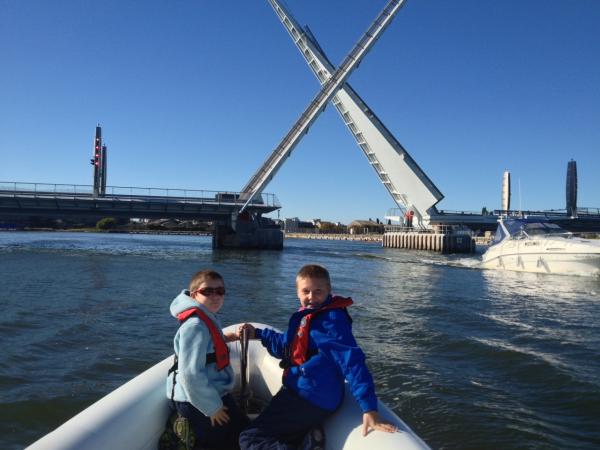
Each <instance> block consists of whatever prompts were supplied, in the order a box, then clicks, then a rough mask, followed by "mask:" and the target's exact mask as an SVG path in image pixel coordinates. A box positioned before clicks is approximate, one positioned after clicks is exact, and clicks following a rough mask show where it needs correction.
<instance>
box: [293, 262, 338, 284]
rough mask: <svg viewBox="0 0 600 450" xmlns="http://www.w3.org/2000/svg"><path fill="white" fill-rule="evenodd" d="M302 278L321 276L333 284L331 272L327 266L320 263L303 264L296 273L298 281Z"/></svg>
mask: <svg viewBox="0 0 600 450" xmlns="http://www.w3.org/2000/svg"><path fill="white" fill-rule="evenodd" d="M300 278H320V279H322V280H326V281H327V284H328V285H329V286H331V279H330V278H329V272H328V271H327V269H326V268H325V267H323V266H320V265H318V264H307V265H305V266H303V267H302V268H301V269H300V270H299V271H298V274H297V275H296V281H298V279H300Z"/></svg>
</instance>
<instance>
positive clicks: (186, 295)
mask: <svg viewBox="0 0 600 450" xmlns="http://www.w3.org/2000/svg"><path fill="white" fill-rule="evenodd" d="M190 308H200V309H201V310H202V311H204V312H205V313H207V314H208V315H209V317H214V315H213V314H212V313H211V312H209V311H208V310H207V309H206V308H204V307H203V306H202V305H201V304H200V303H198V302H197V301H196V300H194V299H193V298H192V297H190V291H188V290H187V289H184V290H183V291H181V293H180V294H179V295H178V296H177V297H175V298H174V299H173V301H172V302H171V307H170V310H171V315H172V316H173V317H175V318H177V314H180V313H182V312H183V311H185V310H186V309H190Z"/></svg>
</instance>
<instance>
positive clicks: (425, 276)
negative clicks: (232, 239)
mask: <svg viewBox="0 0 600 450" xmlns="http://www.w3.org/2000/svg"><path fill="white" fill-rule="evenodd" d="M472 261H473V259H472V258H465V257H464V256H462V257H456V256H443V255H435V254H431V253H419V252H409V251H403V250H399V249H384V248H381V247H380V246H379V245H377V244H372V243H360V242H347V241H310V240H287V241H286V242H285V250H284V251H282V252H278V251H213V250H212V249H211V246H210V239H209V238H207V237H195V236H148V235H116V234H85V233H20V232H4V233H0V282H1V288H2V289H0V296H1V301H2V305H3V306H4V311H3V313H2V315H1V317H0V342H1V343H2V356H1V358H0V405H1V408H0V448H3V449H17V448H22V447H23V446H25V445H27V444H29V443H31V442H33V441H35V440H36V439H37V438H39V437H41V436H42V435H44V434H45V433H47V432H48V431H50V430H52V429H54V428H55V427H56V426H58V425H59V424H61V423H62V422H64V421H65V420H66V419H68V418H69V417H71V416H72V415H74V414H75V413H77V412H78V411H80V410H81V409H83V408H84V407H86V406H88V405H90V404H91V403H93V402H94V401H96V400H97V399H98V398H100V397H101V396H103V395H105V394H106V393H108V392H110V391H111V390H113V389H115V388H116V387H117V386H119V385H121V384H122V383H123V382H125V381H127V380H128V379H130V378H132V377H133V376H135V375H136V374H138V373H139V372H141V371H143V370H144V369H146V368H148V367H150V366H151V365H153V364H154V363H156V362H158V361H159V360H162V359H163V358H164V357H165V356H166V355H168V354H170V353H171V351H172V350H171V346H172V337H173V334H174V332H175V329H176V326H177V324H176V323H175V320H174V319H173V318H172V317H170V315H169V313H168V305H169V303H170V301H171V299H172V298H173V297H174V296H175V295H176V294H177V293H178V292H179V290H180V289H182V288H184V287H186V285H187V282H188V279H189V277H190V275H191V274H192V273H193V272H194V271H196V270H198V269H200V268H204V267H213V268H216V269H217V270H218V271H219V272H221V273H222V274H223V275H224V277H225V281H226V284H227V289H228V294H227V297H226V301H225V306H224V308H223V309H222V312H221V318H222V321H223V324H224V325H227V324H231V323H236V322H241V321H245V320H248V321H250V320H251V321H258V322H268V323H270V324H272V325H274V326H277V327H281V328H284V327H285V326H286V324H287V319H288V317H289V315H290V314H291V312H292V311H294V310H295V309H296V308H297V305H298V300H297V299H296V297H295V293H294V276H295V273H296V271H297V270H298V269H299V268H300V267H301V266H302V265H303V264H305V263H308V262H316V263H320V264H324V265H325V266H327V267H328V268H329V269H330V272H331V274H332V279H333V284H334V291H335V292H336V293H339V294H341V295H351V296H352V297H353V298H354V299H355V302H356V304H355V306H353V307H352V308H351V314H352V317H353V318H354V331H355V335H356V337H357V340H358V341H359V343H360V345H361V346H362V347H363V349H364V351H365V353H367V355H368V364H369V367H370V368H371V370H372V372H373V374H374V377H375V379H376V383H377V390H378V394H379V396H380V398H381V399H382V400H383V401H384V402H385V403H386V404H388V405H389V406H390V407H391V408H392V409H393V410H394V411H395V412H396V413H397V414H398V415H399V416H400V417H402V419H403V420H404V421H406V422H407V423H408V424H409V425H410V426H411V427H412V428H413V430H415V432H417V433H418V434H419V435H420V436H421V437H422V438H423V439H424V440H425V441H426V442H427V443H428V444H429V445H430V446H431V447H432V448H434V449H523V448H527V449H530V448H531V449H537V448H540V449H541V448H543V449H567V448H573V449H586V448H589V449H591V448H598V447H600V427H598V424H599V423H600V422H599V421H600V353H599V351H598V349H599V348H600V325H599V324H598V317H599V316H600V295H599V292H600V280H598V279H597V278H584V277H565V276H551V275H537V274H527V273H511V272H496V271H481V270H477V269H473V268H471V267H470V266H472Z"/></svg>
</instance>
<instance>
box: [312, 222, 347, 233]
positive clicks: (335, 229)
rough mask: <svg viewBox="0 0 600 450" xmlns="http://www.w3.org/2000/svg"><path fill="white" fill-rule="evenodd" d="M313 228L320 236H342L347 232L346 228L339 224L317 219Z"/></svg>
mask: <svg viewBox="0 0 600 450" xmlns="http://www.w3.org/2000/svg"><path fill="white" fill-rule="evenodd" d="M315 226H316V227H317V229H318V230H319V233H320V234H344V233H347V232H348V227H346V225H344V224H342V223H340V222H337V223H333V222H327V221H326V220H320V219H318V220H316V221H315Z"/></svg>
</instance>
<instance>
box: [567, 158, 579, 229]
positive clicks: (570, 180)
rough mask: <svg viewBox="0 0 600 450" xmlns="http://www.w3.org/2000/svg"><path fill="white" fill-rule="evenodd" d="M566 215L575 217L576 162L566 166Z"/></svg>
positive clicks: (572, 161) (570, 162)
mask: <svg viewBox="0 0 600 450" xmlns="http://www.w3.org/2000/svg"><path fill="white" fill-rule="evenodd" d="M566 193H567V207H566V209H567V214H569V215H570V216H571V217H575V216H577V162H575V161H574V160H571V161H569V163H568V164H567V192H566Z"/></svg>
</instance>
